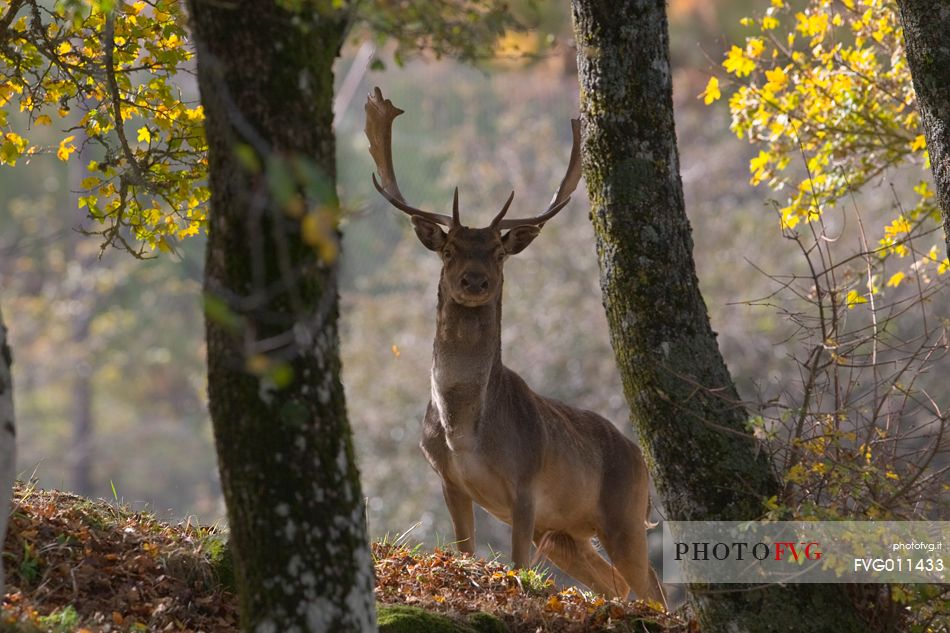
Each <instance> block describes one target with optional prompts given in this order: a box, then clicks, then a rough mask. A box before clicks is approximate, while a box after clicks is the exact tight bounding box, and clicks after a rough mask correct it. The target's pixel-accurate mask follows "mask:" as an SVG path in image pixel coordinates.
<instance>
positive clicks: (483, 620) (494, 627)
mask: <svg viewBox="0 0 950 633" xmlns="http://www.w3.org/2000/svg"><path fill="white" fill-rule="evenodd" d="M468 622H469V624H471V625H472V626H473V627H474V628H475V630H476V631H478V633H509V632H508V626H507V625H506V624H505V623H504V622H502V621H501V620H499V619H498V618H496V617H495V616H493V615H491V614H489V613H485V612H484V611H479V612H477V613H472V614H471V615H469V616H468Z"/></svg>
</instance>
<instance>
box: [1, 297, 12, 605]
mask: <svg viewBox="0 0 950 633" xmlns="http://www.w3.org/2000/svg"><path fill="white" fill-rule="evenodd" d="M12 366H13V355H12V354H11V353H10V344H9V341H8V339H7V326H6V325H5V324H4V322H3V312H0V550H3V543H4V539H5V537H6V534H7V521H8V520H9V518H10V496H11V495H12V494H13V478H14V477H15V476H16V422H15V418H14V415H13V370H12ZM4 581H5V577H4V574H3V556H0V595H3V591H4Z"/></svg>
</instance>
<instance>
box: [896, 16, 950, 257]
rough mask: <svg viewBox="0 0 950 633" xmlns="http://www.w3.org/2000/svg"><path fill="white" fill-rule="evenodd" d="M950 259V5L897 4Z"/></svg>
mask: <svg viewBox="0 0 950 633" xmlns="http://www.w3.org/2000/svg"><path fill="white" fill-rule="evenodd" d="M897 6H898V7H900V17H901V24H902V25H903V27H904V50H905V51H906V53H907V64H908V66H910V74H911V76H912V77H913V79H914V92H916V93H917V107H918V108H919V109H920V120H921V123H922V124H923V127H924V135H925V136H926V138H927V152H928V154H929V155H930V166H931V168H932V169H933V174H934V182H935V184H936V185H937V200H938V202H939V203H940V212H941V215H942V216H943V234H944V239H945V240H946V245H947V256H948V257H950V40H948V37H950V1H948V0H938V1H937V2H931V1H926V0H897Z"/></svg>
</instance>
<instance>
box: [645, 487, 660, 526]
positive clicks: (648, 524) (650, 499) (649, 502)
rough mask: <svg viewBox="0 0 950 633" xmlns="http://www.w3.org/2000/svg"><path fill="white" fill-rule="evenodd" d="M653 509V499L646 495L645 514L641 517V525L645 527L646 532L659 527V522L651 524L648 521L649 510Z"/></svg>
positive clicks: (651, 522)
mask: <svg viewBox="0 0 950 633" xmlns="http://www.w3.org/2000/svg"><path fill="white" fill-rule="evenodd" d="M651 507H653V497H652V496H650V495H647V514H646V516H645V517H643V524H644V525H645V526H647V529H648V530H652V529H653V528H655V527H656V526H658V525H659V522H653V521H651V520H650V508H651Z"/></svg>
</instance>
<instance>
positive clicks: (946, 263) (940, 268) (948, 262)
mask: <svg viewBox="0 0 950 633" xmlns="http://www.w3.org/2000/svg"><path fill="white" fill-rule="evenodd" d="M947 269H950V258H947V257H944V258H943V261H942V262H940V263H939V264H938V265H937V274H938V275H942V274H944V273H945V272H947Z"/></svg>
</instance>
